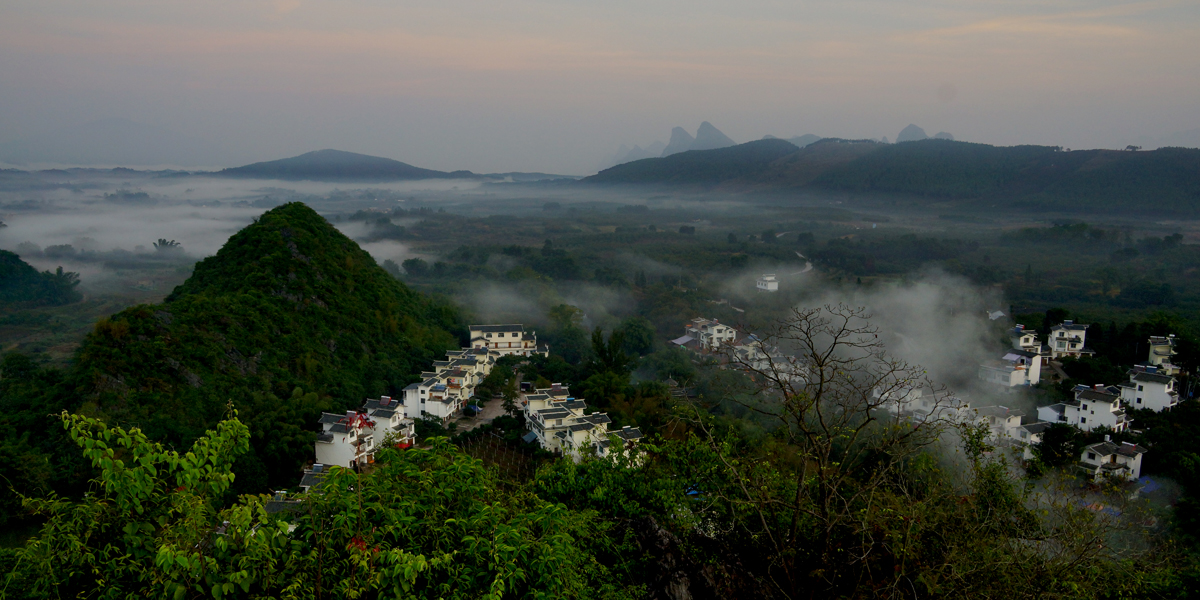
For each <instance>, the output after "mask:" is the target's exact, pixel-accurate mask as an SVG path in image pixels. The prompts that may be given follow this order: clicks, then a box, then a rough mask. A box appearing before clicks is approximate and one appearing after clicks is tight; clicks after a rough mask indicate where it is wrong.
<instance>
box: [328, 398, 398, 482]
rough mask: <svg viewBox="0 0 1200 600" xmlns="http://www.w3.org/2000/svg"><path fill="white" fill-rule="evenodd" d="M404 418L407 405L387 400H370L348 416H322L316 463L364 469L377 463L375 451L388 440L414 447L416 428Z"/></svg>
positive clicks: (329, 414) (347, 414)
mask: <svg viewBox="0 0 1200 600" xmlns="http://www.w3.org/2000/svg"><path fill="white" fill-rule="evenodd" d="M404 414H405V413H404V405H403V404H401V402H400V401H399V400H394V399H392V398H390V397H388V396H382V397H380V398H378V399H375V400H372V399H368V400H367V401H366V402H365V403H364V404H363V407H362V408H360V409H358V410H348V411H346V412H345V414H338V413H321V418H320V419H319V420H318V422H319V423H320V424H321V432H320V433H318V434H317V441H316V443H315V444H314V451H315V453H316V463H317V464H323V465H337V466H339V467H352V466H354V465H355V464H358V465H360V466H361V465H365V464H369V463H371V462H374V460H375V450H376V449H378V448H379V446H380V445H381V444H383V443H384V442H385V441H387V440H391V441H392V443H394V444H398V445H401V446H405V447H407V446H411V445H412V443H413V441H414V440H415V439H416V428H415V426H414V425H415V424H414V422H413V420H412V419H409V418H406V417H405V416H404Z"/></svg>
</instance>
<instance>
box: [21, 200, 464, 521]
mask: <svg viewBox="0 0 1200 600" xmlns="http://www.w3.org/2000/svg"><path fill="white" fill-rule="evenodd" d="M459 333H465V330H464V325H463V323H462V322H461V317H460V315H459V313H458V311H457V309H455V308H454V307H452V306H450V305H448V304H446V303H443V302H441V301H437V300H434V299H431V298H428V297H424V296H421V295H419V294H417V293H415V292H413V291H411V290H409V289H408V288H407V287H406V286H405V285H404V284H403V283H401V282H399V281H397V280H396V279H395V278H394V277H391V276H390V275H388V274H387V273H386V272H385V271H383V270H382V269H381V268H380V267H379V266H377V265H376V264H375V261H374V259H372V258H371V256H370V255H369V254H367V253H366V252H365V251H363V250H362V249H361V248H359V247H358V245H357V244H355V243H354V242H353V241H352V240H350V239H349V238H346V237H345V236H343V235H342V234H341V233H339V232H338V231H337V230H336V229H334V228H333V226H332V225H331V224H329V223H328V222H327V221H325V219H323V218H322V217H320V216H319V215H318V214H316V213H315V212H313V211H312V210H311V209H309V208H308V207H306V206H304V205H302V204H298V203H293V204H286V205H283V206H280V207H278V208H276V209H273V210H271V211H268V212H267V213H265V214H263V215H262V216H261V217H260V218H259V219H257V221H256V222H255V223H254V224H252V225H249V226H247V227H246V228H245V229H243V230H241V231H240V232H238V233H237V234H235V235H234V236H233V237H231V238H230V240H229V241H228V242H227V243H226V244H225V246H224V247H222V248H221V250H220V251H219V252H217V254H216V255H214V256H211V257H209V258H206V259H204V260H203V261H201V262H200V263H198V264H197V265H196V267H195V270H194V272H193V274H192V276H191V277H190V278H189V279H188V280H187V281H186V282H185V283H184V284H182V285H181V286H179V287H178V288H176V289H175V290H174V291H173V292H172V293H171V294H170V296H169V297H168V298H167V299H166V301H165V302H163V303H161V304H156V305H141V306H135V307H132V308H129V309H126V310H124V311H122V312H119V313H117V314H115V315H112V316H111V317H109V318H106V319H103V320H101V321H100V322H98V323H97V324H96V326H95V329H94V330H93V331H92V332H91V333H90V334H89V335H88V336H87V337H86V338H85V339H84V340H83V343H82V346H81V347H80V349H79V350H78V352H77V354H76V359H75V362H74V363H73V364H72V365H71V366H70V367H68V368H66V369H64V370H56V369H47V368H44V367H43V366H42V365H40V364H39V363H38V362H37V361H35V360H32V359H31V358H30V357H22V356H20V355H12V356H9V357H6V358H5V360H4V363H3V369H4V372H3V374H2V375H0V430H2V431H3V434H2V435H3V442H2V443H0V449H2V450H3V452H5V457H6V458H11V459H12V461H13V464H18V465H19V467H18V468H15V469H13V470H11V471H10V473H9V474H7V475H6V477H8V481H9V482H10V483H11V484H12V485H13V486H14V487H15V489H17V490H25V491H29V490H55V491H58V492H59V493H70V492H72V491H78V489H79V486H83V485H85V483H84V482H86V481H87V479H88V478H89V477H90V476H91V475H92V473H91V472H90V471H89V470H88V469H86V468H80V467H79V466H78V464H77V463H78V461H73V460H72V459H71V458H70V456H69V451H70V448H69V446H68V445H65V444H63V443H62V440H61V436H60V435H56V434H55V431H54V429H55V427H54V426H49V425H47V424H46V422H45V421H46V418H45V416H46V414H47V410H48V409H50V408H55V409H62V410H68V411H83V412H86V413H87V414H90V415H95V416H99V417H102V418H104V419H105V420H106V421H109V422H111V423H113V424H121V425H126V426H129V425H136V426H137V427H139V428H140V429H141V430H142V431H143V432H144V433H145V434H146V435H148V436H150V437H151V438H152V439H154V440H156V441H158V442H161V443H164V444H168V445H169V446H171V447H175V448H183V447H187V446H188V445H190V444H191V443H192V442H193V441H194V440H196V439H198V438H199V437H200V436H202V435H203V434H204V432H205V430H207V429H209V428H211V427H213V426H214V424H215V423H217V422H218V421H219V420H220V419H221V418H222V416H223V415H224V414H225V413H226V412H227V410H228V406H229V405H230V403H233V405H234V406H235V407H237V409H238V410H239V411H241V415H242V418H243V419H245V423H246V424H247V426H248V427H249V429H250V432H251V437H250V447H251V448H252V451H251V452H249V453H247V454H246V455H245V456H244V457H243V458H242V459H241V460H239V461H237V463H236V464H235V465H234V466H233V467H232V468H233V469H234V471H235V472H236V473H237V475H238V477H237V480H236V482H235V483H234V484H233V487H232V488H231V489H232V491H233V492H234V493H251V492H253V493H259V492H262V491H264V490H268V489H272V488H277V487H288V486H291V485H294V484H295V482H296V481H297V478H298V477H299V475H300V468H301V466H302V464H303V463H304V462H306V461H308V460H311V457H312V449H313V442H314V440H315V433H314V431H315V424H316V420H317V418H318V417H319V415H320V413H321V411H326V410H328V411H342V410H346V409H348V408H356V407H358V406H360V405H361V402H362V401H363V399H364V398H366V397H368V396H370V397H378V396H379V395H381V394H382V395H392V396H399V395H400V392H401V390H402V389H403V388H404V387H405V386H406V385H407V384H408V383H411V382H412V381H414V380H416V378H417V377H418V376H419V373H420V372H421V371H422V370H424V369H426V368H427V367H428V365H429V364H430V363H431V362H432V361H433V360H435V359H437V358H440V357H441V356H443V355H444V352H445V351H446V350H448V349H454V348H458V347H459V346H460V343H461V342H460V340H459ZM12 490H13V488H10V487H8V486H7V485H6V486H4V488H3V489H0V501H3V502H4V503H5V504H6V505H7V506H8V507H11V506H12V505H13V503H14V502H15V500H14V497H13V495H12ZM7 514H15V513H11V512H10V513H7Z"/></svg>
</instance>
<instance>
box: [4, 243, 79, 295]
mask: <svg viewBox="0 0 1200 600" xmlns="http://www.w3.org/2000/svg"><path fill="white" fill-rule="evenodd" d="M78 286H79V274H78V273H70V272H64V271H63V269H62V267H59V268H58V270H57V271H55V272H53V273H51V272H50V271H43V272H41V273H39V272H38V271H37V269H34V268H33V267H31V266H29V265H28V264H27V263H26V262H25V261H23V260H21V258H20V257H19V256H17V255H16V254H13V253H12V252H9V251H7V250H0V307H4V305H17V306H60V305H63V304H70V303H72V302H78V301H79V300H80V299H82V298H83V295H82V294H80V293H79V291H78V290H76V289H75V288H76V287H78Z"/></svg>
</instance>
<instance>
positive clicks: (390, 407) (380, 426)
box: [362, 396, 417, 447]
mask: <svg viewBox="0 0 1200 600" xmlns="http://www.w3.org/2000/svg"><path fill="white" fill-rule="evenodd" d="M362 410H363V411H364V412H366V413H367V415H368V416H370V418H371V420H372V421H373V422H374V423H375V426H374V428H373V429H372V431H371V435H372V436H373V438H374V440H375V444H376V445H379V444H382V443H384V441H385V440H388V439H389V438H390V439H391V442H392V443H393V444H397V445H399V446H402V447H408V446H411V445H412V444H413V442H414V441H416V437H417V432H416V426H415V425H416V424H415V422H414V421H413V420H412V419H411V418H408V417H406V416H405V410H404V404H403V403H402V402H401V401H400V400H399V399H393V398H392V397H391V396H380V397H379V398H378V399H375V400H372V399H369V398H368V399H367V401H366V403H364V404H363V408H362Z"/></svg>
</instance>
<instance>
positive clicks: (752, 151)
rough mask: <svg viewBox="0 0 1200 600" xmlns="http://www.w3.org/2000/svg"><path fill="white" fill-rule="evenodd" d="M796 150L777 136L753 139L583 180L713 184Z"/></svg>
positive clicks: (758, 170) (750, 173) (755, 171)
mask: <svg viewBox="0 0 1200 600" xmlns="http://www.w3.org/2000/svg"><path fill="white" fill-rule="evenodd" d="M797 150H799V148H797V147H796V146H794V145H792V144H791V143H789V142H786V141H784V140H780V139H768V140H757V141H753V142H747V143H745V144H738V145H737V146H730V147H728V148H719V149H716V150H689V151H687V152H680V153H678V154H672V155H670V156H666V157H663V158H646V159H642V160H635V161H633V162H630V163H625V164H623V165H617V166H615V167H612V168H610V169H605V170H603V171H600V172H599V173H597V174H595V175H592V176H591V177H585V178H584V179H583V181H584V182H587V183H634V184H647V183H653V184H664V183H666V184H714V183H719V182H722V181H727V180H730V179H746V178H754V177H757V176H758V175H761V174H762V173H764V172H765V171H766V170H767V169H768V166H769V165H770V164H771V163H772V162H773V161H775V160H778V159H780V158H782V157H784V156H787V155H788V154H791V153H793V152H796V151H797Z"/></svg>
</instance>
